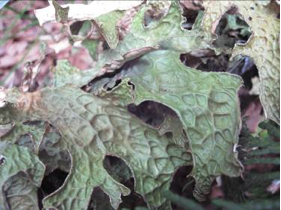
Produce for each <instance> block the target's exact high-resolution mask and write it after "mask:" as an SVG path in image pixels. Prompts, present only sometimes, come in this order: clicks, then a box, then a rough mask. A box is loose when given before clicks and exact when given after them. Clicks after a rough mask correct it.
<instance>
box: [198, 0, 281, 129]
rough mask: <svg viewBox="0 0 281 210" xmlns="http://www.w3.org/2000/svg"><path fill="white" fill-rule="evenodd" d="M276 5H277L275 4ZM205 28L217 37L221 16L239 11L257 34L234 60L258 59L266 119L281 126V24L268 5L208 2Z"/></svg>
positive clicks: (236, 48) (240, 49)
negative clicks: (238, 58) (242, 57)
mask: <svg viewBox="0 0 281 210" xmlns="http://www.w3.org/2000/svg"><path fill="white" fill-rule="evenodd" d="M272 4H273V3H272ZM204 7H205V9H206V12H205V15H204V18H203V28H204V30H206V31H212V32H213V33H214V31H215V27H216V25H217V23H218V21H219V20H220V18H221V16H222V15H223V14H224V13H225V12H227V11H228V10H229V9H231V8H232V7H237V10H238V13H240V14H241V15H242V16H243V18H244V20H245V21H246V22H247V23H248V24H249V25H250V27H251V30H252V32H253V34H252V36H251V37H250V40H249V41H248V43H246V44H245V45H236V46H235V48H234V51H233V54H232V57H234V56H236V55H240V54H243V55H246V56H250V57H251V58H253V59H254V61H255V64H256V66H257V68H258V70H259V76H260V80H261V85H260V99H261V102H262V105H263V107H264V109H265V114H266V116H267V117H268V118H269V119H271V120H273V121H275V122H276V123H278V124H279V123H280V122H279V121H280V116H279V113H280V70H279V67H280V41H279V40H280V37H279V34H280V20H279V19H278V18H277V13H276V12H275V11H274V9H273V8H272V7H273V6H272V5H270V4H269V2H268V1H254V0H252V1H235V2H233V1H205V2H204Z"/></svg>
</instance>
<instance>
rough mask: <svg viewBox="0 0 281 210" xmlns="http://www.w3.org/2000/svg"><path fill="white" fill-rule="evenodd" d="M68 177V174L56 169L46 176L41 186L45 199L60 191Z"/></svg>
mask: <svg viewBox="0 0 281 210" xmlns="http://www.w3.org/2000/svg"><path fill="white" fill-rule="evenodd" d="M67 176H68V173H66V172H64V171H62V170H60V169H55V170H54V171H52V172H51V173H50V174H48V175H47V176H45V177H44V179H43V181H42V184H41V189H42V191H43V194H44V197H45V196H47V195H49V194H51V193H53V192H55V191H56V190H57V189H59V188H60V187H61V186H62V185H63V183H64V181H65V179H66V177H67Z"/></svg>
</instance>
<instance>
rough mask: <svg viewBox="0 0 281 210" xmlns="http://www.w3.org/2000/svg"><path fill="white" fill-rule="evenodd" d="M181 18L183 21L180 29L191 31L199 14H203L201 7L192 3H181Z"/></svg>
mask: <svg viewBox="0 0 281 210" xmlns="http://www.w3.org/2000/svg"><path fill="white" fill-rule="evenodd" d="M181 8H182V16H183V19H184V21H183V22H182V28H183V29H186V30H191V29H192V27H193V25H194V23H195V22H196V20H197V18H198V17H199V14H202V13H203V12H204V8H203V7H202V5H200V4H198V5H197V6H196V5H194V2H193V1H181Z"/></svg>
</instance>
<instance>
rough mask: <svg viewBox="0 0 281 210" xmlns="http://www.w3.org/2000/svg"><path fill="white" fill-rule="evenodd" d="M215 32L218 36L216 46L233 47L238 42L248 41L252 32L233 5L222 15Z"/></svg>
mask: <svg viewBox="0 0 281 210" xmlns="http://www.w3.org/2000/svg"><path fill="white" fill-rule="evenodd" d="M215 33H216V34H217V36H218V37H217V39H216V40H215V42H214V45H215V46H216V47H222V48H233V47H234V45H235V44H236V43H237V44H245V43H247V41H248V40H249V38H250V36H251V33H252V32H251V29H250V26H249V25H248V24H247V23H246V22H245V20H244V19H243V17H242V15H240V14H239V13H238V11H237V8H235V7H233V8H232V9H230V10H229V11H227V12H226V13H225V14H224V15H223V16H222V17H221V19H220V21H219V23H218V25H217V27H216V30H215Z"/></svg>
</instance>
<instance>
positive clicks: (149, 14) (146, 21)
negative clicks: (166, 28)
mask: <svg viewBox="0 0 281 210" xmlns="http://www.w3.org/2000/svg"><path fill="white" fill-rule="evenodd" d="M159 5H161V4H159V3H158V4H155V5H154V4H150V5H149V6H150V8H149V9H148V10H147V11H146V12H145V13H144V17H143V25H144V27H146V28H149V27H153V26H154V25H155V24H157V23H158V22H160V20H161V19H162V18H163V17H164V16H165V15H166V14H167V12H168V10H169V8H165V7H163V8H161V6H159Z"/></svg>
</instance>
